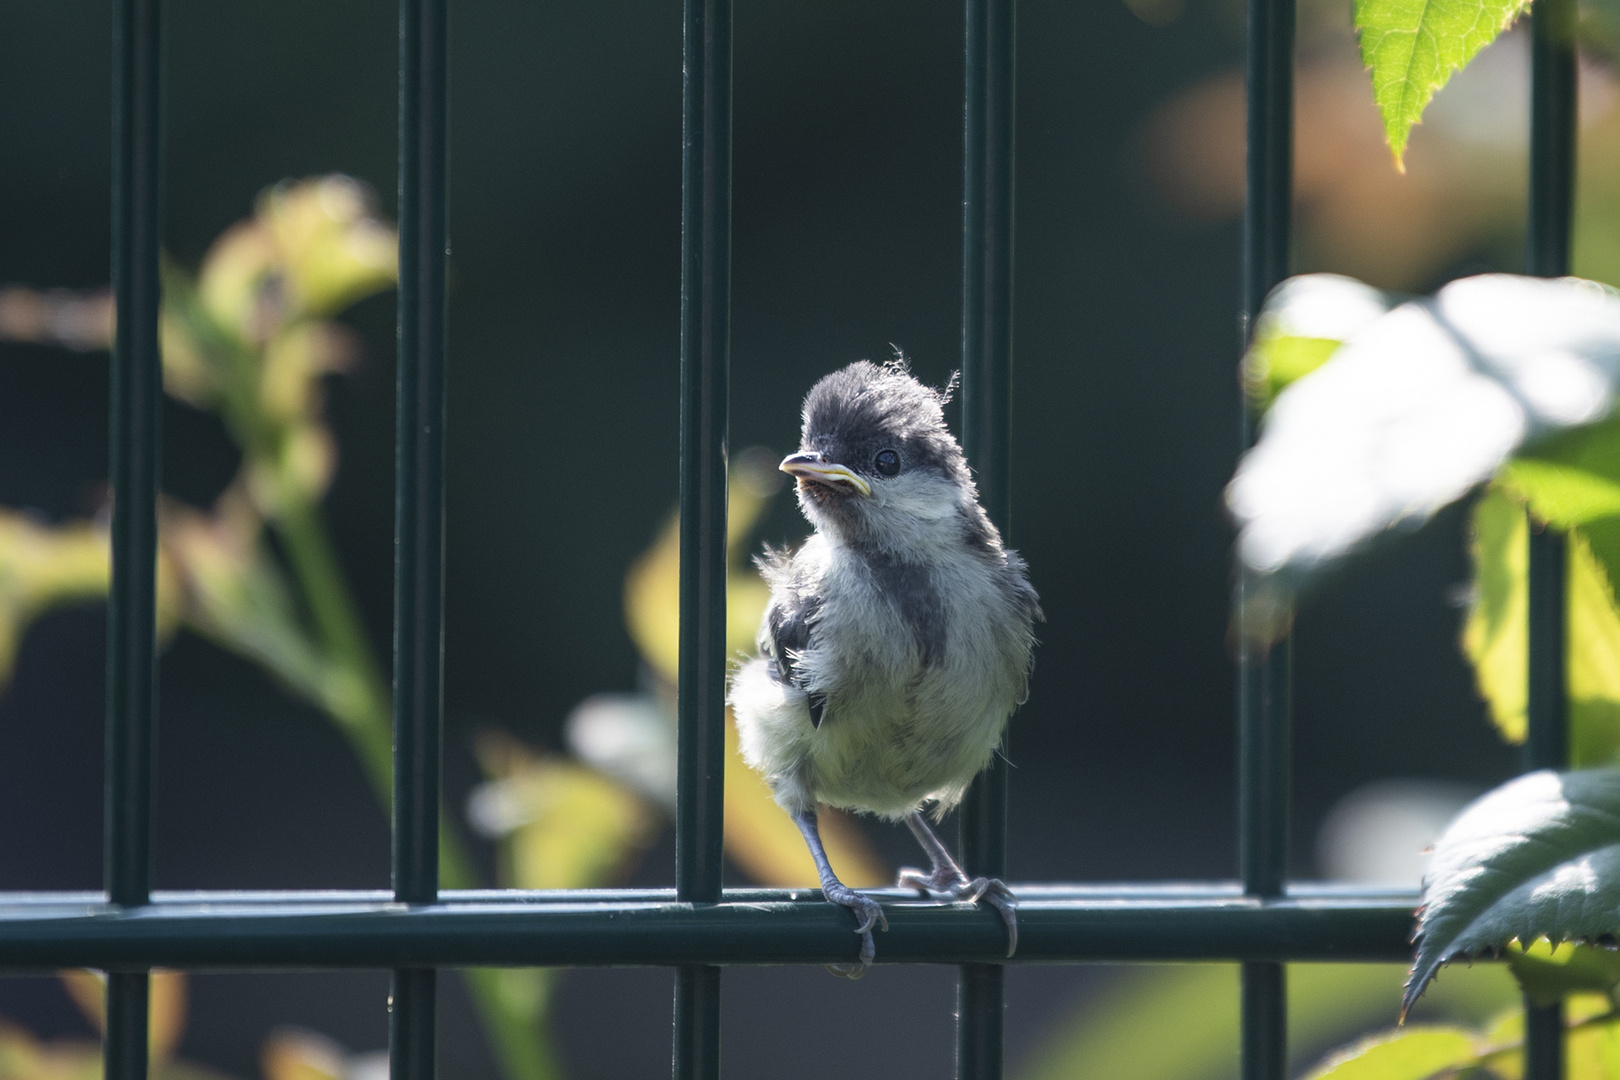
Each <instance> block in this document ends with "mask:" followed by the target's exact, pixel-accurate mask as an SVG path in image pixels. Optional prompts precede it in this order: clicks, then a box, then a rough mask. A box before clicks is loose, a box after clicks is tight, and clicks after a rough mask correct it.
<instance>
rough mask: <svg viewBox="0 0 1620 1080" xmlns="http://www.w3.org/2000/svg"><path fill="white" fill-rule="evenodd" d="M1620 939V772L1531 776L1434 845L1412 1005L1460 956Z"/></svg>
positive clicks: (1493, 797)
mask: <svg viewBox="0 0 1620 1080" xmlns="http://www.w3.org/2000/svg"><path fill="white" fill-rule="evenodd" d="M1617 935H1620V770H1616V769H1589V770H1584V771H1577V772H1567V773H1553V772H1548V771H1542V772H1534V773H1529V774H1528V775H1525V776H1521V777H1519V778H1518V779H1516V780H1512V781H1509V782H1508V783H1506V784H1503V785H1502V786H1501V787H1498V788H1496V789H1495V790H1493V791H1490V792H1488V793H1486V794H1485V795H1483V796H1481V797H1480V798H1479V799H1477V800H1476V801H1475V802H1473V803H1472V804H1470V805H1469V806H1468V808H1467V809H1465V810H1464V811H1463V812H1462V813H1461V814H1459V815H1458V816H1457V818H1456V820H1455V821H1453V822H1452V823H1451V824H1450V825H1449V826H1447V827H1446V831H1445V832H1444V833H1443V834H1442V835H1441V837H1440V839H1439V840H1438V841H1436V843H1435V846H1434V855H1433V857H1432V859H1431V860H1430V863H1429V870H1428V874H1427V876H1426V877H1425V879H1424V887H1423V898H1422V904H1421V906H1420V907H1419V909H1418V927H1417V935H1416V942H1417V956H1416V958H1415V960H1414V962H1413V966H1412V975H1411V977H1410V979H1409V980H1408V981H1407V985H1406V994H1405V998H1404V1004H1405V1005H1407V1006H1410V1005H1411V1004H1412V1003H1413V1002H1414V1001H1416V1000H1417V998H1418V996H1419V995H1420V994H1422V993H1423V990H1424V988H1425V987H1426V986H1427V985H1428V983H1429V980H1430V979H1432V978H1433V977H1434V974H1435V972H1436V971H1437V970H1438V969H1439V967H1440V965H1441V964H1444V963H1446V962H1448V961H1451V960H1454V959H1457V958H1461V957H1473V956H1478V955H1481V954H1482V953H1487V952H1494V951H1499V950H1502V949H1505V948H1506V947H1507V946H1508V944H1509V943H1510V942H1513V941H1518V942H1520V943H1532V942H1535V941H1537V940H1538V939H1541V938H1546V939H1548V940H1550V941H1552V942H1554V943H1561V942H1565V941H1570V940H1575V941H1600V942H1604V943H1612V942H1613V941H1614V939H1615V937H1616V936H1617Z"/></svg>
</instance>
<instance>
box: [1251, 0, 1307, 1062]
mask: <svg viewBox="0 0 1620 1080" xmlns="http://www.w3.org/2000/svg"><path fill="white" fill-rule="evenodd" d="M1247 83H1248V160H1247V168H1248V172H1247V197H1246V205H1245V214H1244V222H1243V312H1242V320H1241V327H1242V338H1243V344H1244V345H1245V347H1246V346H1247V344H1248V336H1249V332H1250V328H1251V326H1252V325H1253V322H1254V318H1255V316H1256V315H1257V314H1258V312H1259V310H1260V306H1261V304H1262V303H1264V301H1265V298H1266V294H1267V293H1269V292H1270V291H1271V290H1272V289H1273V288H1274V287H1275V286H1276V285H1277V283H1278V282H1280V281H1281V280H1282V279H1283V278H1284V277H1286V276H1287V275H1288V251H1289V236H1290V230H1289V223H1290V216H1291V214H1292V211H1293V134H1294V130H1293V129H1294V0H1249V4H1248V51H1247ZM1238 411H1239V416H1240V420H1239V424H1240V428H1241V444H1242V445H1243V446H1245V447H1246V446H1248V445H1250V443H1252V441H1253V438H1254V432H1253V429H1252V423H1251V417H1250V413H1249V409H1248V403H1247V401H1242V400H1240V402H1239V406H1238ZM1243 588H1244V585H1243V581H1242V575H1241V573H1240V576H1239V584H1238V597H1237V610H1238V611H1239V612H1240V613H1241V612H1242V611H1243V610H1244V603H1243ZM1239 617H1240V618H1241V614H1240V616H1239ZM1239 640H1240V646H1239V650H1240V651H1239V656H1238V759H1239V761H1238V803H1239V805H1238V829H1239V837H1238V850H1239V860H1240V863H1241V865H1240V867H1239V873H1240V875H1241V877H1242V879H1243V884H1244V887H1245V888H1246V889H1247V890H1248V891H1249V892H1251V893H1253V894H1254V895H1256V896H1262V897H1271V896H1278V895H1280V894H1281V893H1282V892H1283V889H1284V885H1285V882H1286V881H1287V875H1288V816H1289V788H1290V742H1291V729H1292V726H1293V724H1292V715H1291V713H1292V703H1291V687H1290V685H1289V683H1290V673H1289V669H1290V643H1289V641H1288V640H1287V639H1284V640H1282V641H1280V642H1278V643H1276V644H1274V645H1271V646H1269V647H1262V646H1259V645H1256V644H1254V640H1255V639H1254V638H1252V637H1251V636H1250V635H1248V634H1246V633H1244V632H1243V630H1242V628H1241V627H1240V628H1239ZM1283 982H1284V973H1283V970H1282V967H1281V966H1280V965H1278V964H1275V963H1247V964H1244V965H1243V1023H1242V1030H1243V1077H1244V1080H1282V1078H1283V1077H1284V1076H1286V1074H1287V1073H1286V1067H1287V1059H1288V1023H1287V1002H1286V1000H1285V998H1284V996H1283Z"/></svg>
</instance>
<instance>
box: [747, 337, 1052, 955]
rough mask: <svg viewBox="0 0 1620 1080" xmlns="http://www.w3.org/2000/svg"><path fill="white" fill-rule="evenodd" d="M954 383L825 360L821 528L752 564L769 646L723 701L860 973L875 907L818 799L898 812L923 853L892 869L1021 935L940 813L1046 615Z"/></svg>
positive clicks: (1015, 684) (812, 480) (966, 773)
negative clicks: (844, 867)
mask: <svg viewBox="0 0 1620 1080" xmlns="http://www.w3.org/2000/svg"><path fill="white" fill-rule="evenodd" d="M956 381H957V380H956V377H955V376H953V377H952V379H951V381H950V382H949V383H948V384H947V385H946V387H945V388H944V389H943V390H936V389H933V388H930V387H928V386H925V385H923V383H921V382H919V381H918V380H917V379H916V378H915V377H913V376H912V374H911V372H910V368H909V363H908V361H907V360H906V358H905V357H904V355H903V354H900V353H898V352H897V354H896V356H895V358H894V359H893V360H891V361H889V362H887V363H883V364H875V363H872V362H871V361H868V360H860V361H856V362H855V363H852V364H849V365H848V366H846V367H843V368H840V369H839V370H837V371H834V372H832V373H831V374H829V375H826V376H825V377H823V378H822V379H820V380H819V381H818V382H816V383H815V385H814V386H812V387H811V389H810V392H809V393H808V394H807V395H806V397H805V399H804V409H803V415H802V420H803V427H802V431H801V438H800V444H799V449H798V451H797V452H796V453H794V454H791V455H789V456H788V457H787V458H786V459H785V460H783V462H782V463H781V466H780V469H781V471H782V472H784V473H787V474H788V475H789V476H791V477H793V478H794V480H795V481H796V485H795V486H796V489H797V496H798V503H799V508H800V510H801V512H802V513H803V514H804V516H805V518H806V519H807V520H808V521H809V523H810V524H811V526H812V527H813V532H812V533H811V535H810V536H809V538H808V539H806V540H805V541H804V543H803V544H802V545H800V546H799V547H798V549H797V550H794V551H788V550H786V549H772V548H770V547H769V546H767V547H766V549H765V553H764V554H763V555H762V556H761V557H760V558H758V559H757V560H756V562H757V564H758V566H759V568H760V571H761V574H762V576H763V577H764V579H765V581H766V583H767V584H768V586H769V587H770V600H769V602H768V603H767V605H766V608H765V613H764V616H763V618H762V620H761V625H760V629H759V635H758V640H757V648H758V653H757V655H756V656H753V657H751V658H748V659H746V660H744V661H743V662H742V663H741V664H740V666H738V667H737V668H736V669H735V671H734V673H733V676H732V679H731V684H730V687H729V691H728V695H727V700H728V704H729V705H730V706H731V709H732V714H733V716H734V717H735V720H736V724H737V732H738V735H739V741H740V743H741V750H742V755H743V758H744V760H745V761H746V762H747V763H748V764H749V765H750V766H751V767H752V768H754V769H755V770H756V771H757V772H759V773H761V774H762V775H763V776H764V778H765V780H766V782H767V783H768V784H769V785H770V787H771V790H772V793H773V794H774V796H775V799H776V802H777V803H778V805H780V806H781V807H782V808H783V809H784V810H785V811H786V812H787V813H788V814H789V816H791V817H792V819H793V821H794V823H795V824H796V825H797V826H798V828H799V831H800V833H802V834H803V836H804V840H805V843H806V845H807V846H808V847H809V849H810V854H811V857H812V858H813V859H814V861H815V864H816V872H817V875H818V877H819V878H820V880H821V889H822V894H823V895H824V896H825V897H826V899H827V900H829V901H831V902H832V903H834V904H838V905H841V906H843V907H846V908H848V909H849V910H850V911H851V912H852V913H853V914H854V916H855V919H856V922H857V927H856V930H855V932H856V933H857V934H858V935H860V938H861V941H860V952H859V956H860V962H859V964H834V965H828V967H829V970H831V971H832V972H833V973H834V974H836V975H843V976H846V977H849V978H860V977H861V975H863V974H864V973H865V972H866V970H867V968H868V967H870V966H871V963H872V960H873V958H874V956H875V954H876V948H875V944H874V942H873V937H872V930H873V928H874V927H875V926H881V927H882V928H883V929H885V930H887V929H888V919H887V917H886V916H885V915H884V913H883V909H882V908H881V907H880V906H879V905H878V903H877V902H876V901H875V900H873V899H872V898H871V897H868V896H863V895H861V894H860V893H858V892H856V891H855V890H853V889H851V888H849V887H848V886H846V885H845V884H844V883H843V882H841V881H840V880H839V879H838V876H837V874H835V873H834V872H833V869H832V866H831V864H830V863H829V862H828V859H827V853H826V850H825V849H824V848H823V846H822V842H821V836H820V832H819V830H818V827H817V813H818V810H819V807H820V806H821V805H822V804H825V805H828V806H833V807H838V808H841V809H845V810H852V811H857V812H861V813H865V814H870V815H874V816H876V817H878V818H881V819H885V820H888V821H904V822H905V823H906V825H907V826H908V827H909V828H910V830H911V832H912V833H913V834H914V835H915V837H916V839H917V841H918V842H919V843H920V844H921V845H922V848H923V851H924V852H925V853H926V854H927V856H928V858H929V863H930V868H929V869H928V870H927V871H922V870H916V869H906V870H902V871H901V873H900V878H899V883H900V885H902V886H905V887H908V888H915V889H917V890H918V891H919V892H922V893H924V894H934V895H939V896H949V897H952V898H955V899H958V900H966V901H970V902H974V903H978V902H980V901H983V902H984V903H987V904H989V905H991V906H992V907H994V908H995V909H996V910H997V911H998V912H999V913H1000V915H1001V918H1002V921H1003V923H1004V924H1005V927H1006V934H1007V941H1008V947H1007V955H1008V956H1009V957H1010V956H1012V955H1013V953H1014V952H1015V951H1016V950H1017V948H1018V919H1017V913H1016V911H1017V902H1016V898H1015V897H1014V896H1013V894H1012V891H1011V890H1009V889H1008V888H1007V886H1006V884H1005V883H1004V882H1002V881H999V880H996V879H992V878H984V877H975V878H970V877H968V875H967V874H966V873H965V872H964V871H963V870H962V868H961V867H960V866H959V865H958V864H957V862H956V861H955V860H954V859H953V858H952V857H951V854H950V850H949V849H948V848H947V847H946V845H945V844H944V843H943V842H942V841H941V840H940V839H939V837H938V836H937V835H936V834H935V832H934V830H933V828H932V827H931V826H930V825H929V820H928V816H929V815H928V814H927V813H925V811H931V812H932V816H933V817H934V820H935V821H936V822H937V821H938V820H939V819H940V818H942V817H943V816H944V815H945V813H946V812H948V811H949V810H951V809H952V808H953V807H955V806H956V805H957V804H958V803H959V802H960V801H961V799H962V796H963V794H964V793H965V792H966V790H967V788H968V786H969V785H970V784H971V783H972V781H973V778H974V777H975V776H977V775H978V774H979V773H980V772H981V771H983V770H984V769H985V768H986V767H988V766H989V764H990V763H991V760H992V757H993V755H994V754H995V753H996V752H997V749H998V748H999V746H1000V745H1001V741H1002V735H1003V730H1004V728H1005V727H1006V724H1007V721H1008V718H1009V717H1010V716H1011V715H1012V713H1013V712H1014V710H1016V709H1017V708H1018V706H1019V705H1021V704H1023V702H1024V699H1025V697H1026V696H1027V691H1028V685H1029V677H1030V673H1031V670H1032V664H1033V655H1034V648H1035V633H1034V627H1035V623H1036V622H1037V621H1040V620H1042V619H1043V616H1042V613H1041V607H1040V601H1039V598H1038V597H1037V595H1036V592H1035V589H1034V587H1033V586H1031V585H1030V582H1029V573H1028V568H1027V566H1026V564H1025V562H1024V560H1023V559H1022V558H1021V557H1020V556H1019V555H1018V554H1017V553H1016V552H1013V551H1009V550H1007V549H1006V548H1005V547H1003V545H1002V540H1001V534H1000V533H999V532H998V531H997V529H996V526H995V525H994V524H993V523H992V522H991V521H990V518H989V516H988V515H987V514H986V513H985V511H984V508H983V507H982V506H981V505H980V504H979V500H978V492H977V489H976V488H975V486H974V483H973V478H972V474H971V472H970V471H969V469H968V464H967V459H966V457H965V456H964V454H963V453H962V448H961V446H960V444H958V442H957V441H956V439H955V438H954V437H953V436H952V435H951V432H950V429H949V428H948V427H947V426H946V423H945V415H944V406H945V405H946V404H947V403H948V402H949V400H950V397H951V393H952V391H953V390H954V388H955V385H956Z"/></svg>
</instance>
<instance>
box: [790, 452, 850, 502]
mask: <svg viewBox="0 0 1620 1080" xmlns="http://www.w3.org/2000/svg"><path fill="white" fill-rule="evenodd" d="M777 468H779V469H781V470H782V471H783V472H785V473H787V474H788V475H789V476H796V477H798V478H799V479H800V480H812V481H814V482H816V483H818V484H828V485H831V486H834V487H836V486H839V485H842V486H844V487H850V488H854V489H855V490H856V491H858V492H860V493H861V494H862V495H870V494H872V485H871V484H868V483H867V482H866V478H865V477H863V476H861V475H860V474H859V473H856V472H853V471H851V470H850V469H848V468H846V467H845V466H843V465H834V464H832V463H831V462H827V461H823V460H821V455H820V454H815V453H811V454H789V455H788V456H787V457H785V458H783V459H782V464H781V465H778V466H777Z"/></svg>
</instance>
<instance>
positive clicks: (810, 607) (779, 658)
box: [759, 592, 827, 727]
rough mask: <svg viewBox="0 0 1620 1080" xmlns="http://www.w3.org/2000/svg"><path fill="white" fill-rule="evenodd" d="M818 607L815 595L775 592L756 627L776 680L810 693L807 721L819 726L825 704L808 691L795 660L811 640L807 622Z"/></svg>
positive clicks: (808, 646)
mask: <svg viewBox="0 0 1620 1080" xmlns="http://www.w3.org/2000/svg"><path fill="white" fill-rule="evenodd" d="M820 608H821V601H820V600H818V599H816V598H815V597H810V596H804V595H802V594H798V593H791V592H789V593H785V594H784V593H781V592H779V593H777V594H775V595H773V596H772V597H771V603H770V606H769V607H767V608H766V609H765V622H764V624H763V625H762V626H760V628H759V651H760V652H761V653H762V654H764V655H765V656H767V657H769V658H770V659H771V660H772V661H773V662H774V665H775V666H774V667H773V669H772V674H773V675H774V676H775V677H776V680H777V681H778V682H781V683H784V684H787V685H791V686H794V687H797V688H798V689H800V690H803V691H804V692H805V693H806V694H808V695H809V697H810V723H811V725H812V726H813V727H820V726H821V717H822V713H823V711H824V710H825V709H826V707H827V696H826V695H825V694H814V693H810V688H809V687H808V686H807V685H806V680H805V678H804V675H803V673H802V672H800V671H799V668H798V664H797V663H796V660H797V658H798V657H799V656H802V655H803V654H804V653H805V651H806V650H808V649H809V648H810V646H811V644H812V641H813V639H812V633H813V631H812V628H811V625H810V624H811V622H812V621H813V620H814V618H815V615H816V612H817V611H819V610H820Z"/></svg>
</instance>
